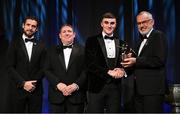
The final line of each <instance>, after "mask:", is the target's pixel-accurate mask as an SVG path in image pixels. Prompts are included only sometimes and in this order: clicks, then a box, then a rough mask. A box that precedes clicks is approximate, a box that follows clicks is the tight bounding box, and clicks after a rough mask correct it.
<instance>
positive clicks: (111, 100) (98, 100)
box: [85, 12, 125, 113]
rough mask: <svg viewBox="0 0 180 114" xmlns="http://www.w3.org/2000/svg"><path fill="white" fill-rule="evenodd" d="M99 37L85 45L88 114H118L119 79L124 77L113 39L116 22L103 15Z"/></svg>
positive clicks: (117, 46) (106, 14)
mask: <svg viewBox="0 0 180 114" xmlns="http://www.w3.org/2000/svg"><path fill="white" fill-rule="evenodd" d="M101 27H102V33H100V34H98V35H96V36H93V37H90V38H88V39H87V41H86V48H85V58H86V65H87V75H88V107H87V112H96V113H102V112H104V111H105V110H106V111H105V112H111V113H117V112H120V111H121V86H120V85H121V78H122V77H123V76H124V75H125V71H124V69H123V68H122V66H121V64H120V62H121V58H120V55H121V49H120V45H122V43H124V42H123V41H121V40H119V39H118V37H116V36H114V30H115V28H116V18H115V16H114V15H113V14H112V13H109V12H107V13H105V14H104V15H103V16H102V19H101Z"/></svg>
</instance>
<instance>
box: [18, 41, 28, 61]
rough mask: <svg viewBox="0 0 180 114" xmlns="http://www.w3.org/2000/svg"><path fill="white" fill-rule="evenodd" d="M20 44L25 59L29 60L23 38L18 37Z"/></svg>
mask: <svg viewBox="0 0 180 114" xmlns="http://www.w3.org/2000/svg"><path fill="white" fill-rule="evenodd" d="M20 46H21V49H22V50H23V53H24V54H25V58H26V60H27V61H29V56H28V53H27V49H26V46H25V43H24V40H23V39H22V38H21V39H20Z"/></svg>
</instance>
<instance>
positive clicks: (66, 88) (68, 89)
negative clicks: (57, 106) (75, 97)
mask: <svg viewBox="0 0 180 114" xmlns="http://www.w3.org/2000/svg"><path fill="white" fill-rule="evenodd" d="M57 89H58V90H59V91H61V92H62V93H63V95H64V96H69V95H71V94H72V93H73V92H74V91H76V90H77V86H76V84H75V83H72V84H70V85H66V84H64V83H59V84H58V85H57Z"/></svg>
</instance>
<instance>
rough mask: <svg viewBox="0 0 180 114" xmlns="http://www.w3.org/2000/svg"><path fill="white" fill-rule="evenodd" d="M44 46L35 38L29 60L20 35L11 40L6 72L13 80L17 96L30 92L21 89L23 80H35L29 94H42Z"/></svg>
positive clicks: (23, 95) (21, 96)
mask: <svg viewBox="0 0 180 114" xmlns="http://www.w3.org/2000/svg"><path fill="white" fill-rule="evenodd" d="M44 56H45V48H44V45H43V44H42V43H38V42H37V40H36V41H35V42H34V43H33V49H32V55H31V61H29V57H28V53H27V50H26V46H25V43H24V40H23V38H22V37H19V38H17V39H15V40H13V41H12V42H11V44H10V46H9V48H8V52H7V61H8V74H9V76H10V77H11V79H12V81H13V86H14V87H15V93H16V94H17V96H18V97H19V98H23V97H25V96H26V95H28V94H30V93H29V92H27V91H25V90H24V89H23V85H22V84H23V82H24V81H29V80H37V83H36V89H35V90H34V92H32V93H31V94H37V95H42V78H43V64H44Z"/></svg>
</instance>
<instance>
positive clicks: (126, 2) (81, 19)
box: [0, 0, 180, 112]
mask: <svg viewBox="0 0 180 114" xmlns="http://www.w3.org/2000/svg"><path fill="white" fill-rule="evenodd" d="M179 6H180V3H179V2H178V0H0V87H1V89H0V91H1V93H0V102H1V105H0V106H1V107H0V112H5V111H7V110H9V105H10V102H11V96H10V94H9V93H10V92H11V91H10V87H9V84H8V83H9V78H8V75H7V73H6V71H7V70H6V62H5V61H6V57H5V53H6V49H7V47H8V43H10V42H11V40H12V39H14V38H16V36H17V35H18V34H19V33H21V27H22V21H23V19H24V17H26V16H28V15H33V16H36V17H37V18H38V19H39V20H40V27H39V32H38V34H37V36H38V38H39V39H42V40H44V41H45V43H46V46H47V47H49V46H50V45H53V44H57V42H58V40H57V38H58V31H59V28H60V26H61V25H62V24H63V23H70V24H72V25H73V26H74V29H75V31H76V33H77V38H76V40H77V41H78V42H80V43H82V44H84V43H85V41H86V38H87V37H89V36H91V35H95V34H97V33H99V32H100V31H101V28H100V17H101V15H102V14H103V13H105V12H107V11H108V12H109V11H110V12H112V13H114V14H115V15H116V17H117V18H118V26H117V30H116V35H117V36H119V38H120V39H122V40H125V41H127V42H128V44H129V45H130V46H131V47H134V46H135V44H136V42H137V39H138V32H137V26H136V21H135V17H136V15H137V13H138V12H140V11H142V10H147V11H150V12H151V13H152V14H153V17H154V19H155V28H156V29H159V30H161V31H163V32H164V33H165V34H166V35H167V37H168V39H167V40H168V50H167V51H168V53H169V54H168V61H167V79H168V84H169V85H171V84H176V83H180V76H179V75H180V70H179V68H180V59H179V58H180V53H179V49H180V45H179V43H180V41H179V40H180V39H179V37H180V32H178V27H179V26H180V14H179V11H180V7H179ZM44 82H45V83H44V86H45V94H44V101H45V102H44V109H43V112H48V109H47V108H46V107H47V105H48V104H47V81H46V80H44Z"/></svg>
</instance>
